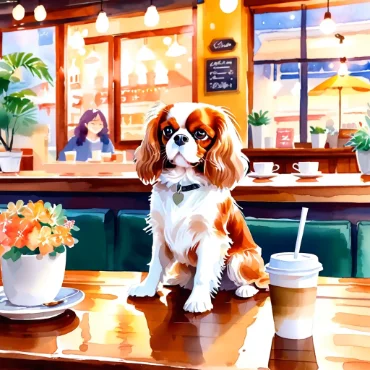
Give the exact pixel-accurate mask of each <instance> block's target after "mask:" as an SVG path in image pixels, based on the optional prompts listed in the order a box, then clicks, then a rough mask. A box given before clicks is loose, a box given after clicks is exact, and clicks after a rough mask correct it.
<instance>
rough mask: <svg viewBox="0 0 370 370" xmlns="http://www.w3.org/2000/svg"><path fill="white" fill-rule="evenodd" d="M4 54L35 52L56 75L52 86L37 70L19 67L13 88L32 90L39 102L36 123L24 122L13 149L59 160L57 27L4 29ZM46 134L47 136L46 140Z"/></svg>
mask: <svg viewBox="0 0 370 370" xmlns="http://www.w3.org/2000/svg"><path fill="white" fill-rule="evenodd" d="M2 53H3V55H8V54H12V53H26V54H28V53H32V54H33V55H34V56H35V57H38V58H40V59H41V60H42V61H43V62H44V63H45V64H46V65H47V67H48V69H49V73H50V75H51V76H52V78H53V81H54V83H53V85H54V86H52V85H51V84H49V83H48V82H47V81H43V80H40V78H39V77H38V76H37V73H32V72H31V71H30V70H27V69H26V68H19V69H18V70H17V71H16V73H15V77H16V78H17V79H19V82H16V83H13V84H12V88H13V89H14V91H16V92H19V91H22V90H28V89H29V90H32V92H33V94H34V96H33V95H32V96H31V95H30V96H29V98H30V99H31V100H32V101H33V102H34V104H35V105H36V115H35V121H36V122H37V124H30V125H26V124H25V125H22V129H21V130H20V131H19V132H18V134H17V135H15V137H14V148H32V149H33V151H34V153H35V154H36V155H38V156H39V157H42V158H45V154H46V153H47V155H48V159H49V160H55V159H56V117H55V105H56V94H55V85H56V79H55V76H56V73H55V72H56V49H55V27H48V28H38V29H28V30H21V31H12V32H4V33H3V34H2ZM45 137H46V139H45Z"/></svg>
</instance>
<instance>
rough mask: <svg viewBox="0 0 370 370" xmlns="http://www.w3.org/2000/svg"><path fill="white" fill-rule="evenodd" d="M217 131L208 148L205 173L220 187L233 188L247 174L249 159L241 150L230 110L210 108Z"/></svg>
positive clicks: (209, 112)
mask: <svg viewBox="0 0 370 370" xmlns="http://www.w3.org/2000/svg"><path fill="white" fill-rule="evenodd" d="M207 114H208V115H210V116H211V117H212V118H211V119H212V126H213V127H214V130H215V132H216V137H215V141H214V143H213V145H212V147H211V148H210V149H209V150H208V153H207V157H206V161H205V167H204V174H205V175H206V177H207V178H208V179H209V181H210V182H211V183H212V184H213V185H216V186H217V187H218V188H229V189H232V188H233V187H234V186H235V185H236V184H237V183H238V182H239V181H240V180H241V179H242V178H243V177H244V175H245V173H246V167H248V159H247V158H246V157H245V156H244V155H243V153H242V151H241V147H242V145H241V140H240V137H239V135H238V133H237V131H236V128H235V127H234V121H233V120H232V119H231V117H230V116H229V113H228V112H224V111H222V110H220V111H218V110H217V111H216V110H212V109H209V110H208V111H207Z"/></svg>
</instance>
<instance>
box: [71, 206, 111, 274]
mask: <svg viewBox="0 0 370 370" xmlns="http://www.w3.org/2000/svg"><path fill="white" fill-rule="evenodd" d="M66 216H67V218H68V219H69V220H75V225H76V226H77V227H79V228H80V231H77V232H75V231H72V235H73V236H74V237H75V238H77V239H78V243H77V244H76V245H75V246H74V247H73V248H68V250H67V270H90V271H113V270H114V237H115V220H114V213H113V211H111V210H109V209H96V208H92V209H73V210H72V209H68V210H66Z"/></svg>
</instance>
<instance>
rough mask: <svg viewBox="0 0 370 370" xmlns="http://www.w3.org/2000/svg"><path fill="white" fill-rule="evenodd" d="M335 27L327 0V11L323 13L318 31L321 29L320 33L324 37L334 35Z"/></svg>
mask: <svg viewBox="0 0 370 370" xmlns="http://www.w3.org/2000/svg"><path fill="white" fill-rule="evenodd" d="M336 27H337V26H336V24H335V22H334V21H333V20H332V19H331V13H330V10H329V0H328V3H327V11H326V12H325V15H324V20H323V21H322V22H321V24H320V29H321V32H322V33H324V34H325V35H330V34H332V33H334V31H335V29H336Z"/></svg>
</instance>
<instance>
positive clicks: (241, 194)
mask: <svg viewBox="0 0 370 370" xmlns="http://www.w3.org/2000/svg"><path fill="white" fill-rule="evenodd" d="M150 191H151V186H145V185H143V184H142V183H141V181H140V180H139V179H138V177H137V175H136V173H134V172H127V173H122V174H121V175H115V176H108V175H107V176H90V177H82V176H59V175H53V174H46V173H44V172H35V171H34V172H26V171H25V172H20V173H19V174H17V175H5V174H0V192H10V193H14V192H23V193H25V192H33V193H34V192H43V193H44V192H54V193H149V192H150ZM233 196H234V197H235V199H237V200H238V201H248V202H330V203H331V202H335V203H336V202H338V203H339V202H342V203H370V176H361V175H360V174H324V175H323V177H321V178H318V179H316V180H302V179H298V178H296V177H295V176H293V175H284V174H283V175H279V176H277V177H276V178H273V179H271V180H253V179H251V178H249V177H246V178H245V179H244V180H243V181H242V182H241V183H240V185H239V186H238V187H237V188H236V189H234V191H233Z"/></svg>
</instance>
